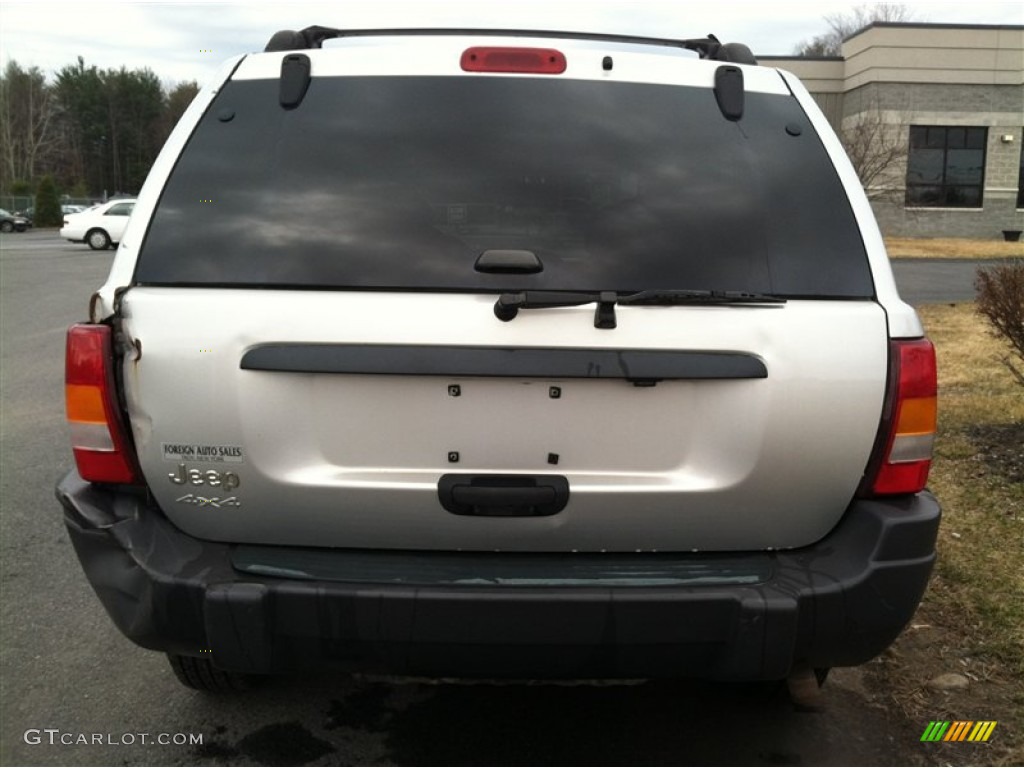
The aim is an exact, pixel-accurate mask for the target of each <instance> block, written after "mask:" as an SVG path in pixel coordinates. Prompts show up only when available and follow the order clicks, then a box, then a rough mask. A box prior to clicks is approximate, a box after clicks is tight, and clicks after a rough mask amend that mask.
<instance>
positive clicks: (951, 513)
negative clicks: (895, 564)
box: [920, 304, 1024, 676]
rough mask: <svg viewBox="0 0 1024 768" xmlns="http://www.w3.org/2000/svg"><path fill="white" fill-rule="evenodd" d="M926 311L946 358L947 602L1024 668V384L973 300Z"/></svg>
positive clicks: (933, 482)
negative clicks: (1023, 435)
mask: <svg viewBox="0 0 1024 768" xmlns="http://www.w3.org/2000/svg"><path fill="white" fill-rule="evenodd" d="M920 311H921V317H922V320H923V321H924V324H925V328H926V331H927V333H928V335H929V337H930V338H931V339H932V341H933V342H934V343H935V346H936V349H937V352H938V362H939V436H938V441H937V444H936V455H935V463H934V466H933V469H932V475H931V479H930V482H929V485H930V487H931V488H932V490H933V491H934V492H935V494H936V496H938V497H939V499H940V500H941V501H942V504H943V511H944V519H943V525H942V529H941V531H940V536H939V566H938V574H939V576H940V577H941V579H942V586H943V590H944V591H945V592H946V594H944V595H943V600H942V602H943V603H944V604H945V605H946V606H947V608H949V609H950V612H949V618H951V619H953V620H954V623H959V620H962V619H964V618H967V619H969V620H975V626H965V627H964V629H965V630H966V631H967V632H968V634H969V635H975V634H976V638H975V639H976V641H977V643H978V644H980V645H984V646H988V647H991V649H992V651H993V652H994V653H996V654H997V655H998V656H1000V657H1001V658H1003V659H1004V660H1005V661H1006V662H1007V663H1009V664H1011V666H1014V667H1016V669H1017V672H1018V674H1020V675H1022V676H1024V482H1021V480H1020V479H1019V475H1018V474H1017V472H1019V467H1020V463H1021V462H1022V461H1024V457H1022V456H1021V454H1024V445H1021V444H1020V443H1019V442H1017V441H1016V439H1015V437H1014V434H1015V431H1016V430H1019V429H1021V428H1022V426H1024V387H1021V386H1020V385H1019V384H1018V383H1017V382H1016V381H1015V380H1014V378H1013V376H1012V375H1011V374H1010V372H1009V371H1008V370H1007V369H1006V368H1005V367H1004V366H1003V364H1002V362H1001V360H1000V358H1001V355H1002V354H1003V345H1002V342H1000V341H998V340H996V339H994V338H993V337H992V336H991V335H990V334H989V333H988V332H987V330H986V325H985V323H984V321H983V320H982V318H981V317H980V316H979V315H978V314H977V312H976V311H975V307H974V305H973V304H960V305H956V306H944V305H937V306H927V307H923V308H921V310H920ZM1000 456H1001V457H1002V459H1000V458H999V457H1000ZM1015 460H1016V464H1015ZM1007 474H1010V476H1009V477H1008V476H1007ZM933 596H934V595H933ZM968 623H969V622H968ZM973 630H979V631H978V632H974V631H973Z"/></svg>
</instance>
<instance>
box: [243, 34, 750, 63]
mask: <svg viewBox="0 0 1024 768" xmlns="http://www.w3.org/2000/svg"><path fill="white" fill-rule="evenodd" d="M406 35H407V36H413V35H422V36H427V35H480V36H491V37H495V36H499V37H543V38H563V39H569V40H598V41H602V42H607V43H631V44H635V45H661V46H666V47H669V48H682V49H684V50H687V51H696V52H697V54H698V55H699V56H700V58H702V59H711V60H712V61H727V62H731V63H733V64H757V59H756V58H754V54H752V53H751V52H750V48H748V47H747V46H746V45H743V44H742V43H722V42H720V41H719V39H718V38H717V37H715V36H714V35H708V36H707V37H702V38H696V39H692V40H673V39H668V38H660V37H636V36H633V35H610V34H604V33H600V32H553V31H550V30H523V29H335V28H333V27H320V26H313V27H306V28H305V29H303V30H300V31H298V32H296V31H294V30H290V29H283V30H281V31H280V32H276V33H274V35H273V36H272V37H271V38H270V41H269V42H268V43H267V45H266V47H265V48H264V49H263V50H264V52H268V53H270V52H275V51H305V50H311V49H315V48H321V47H322V46H323V42H324V40H333V39H335V38H339V37H393V36H406Z"/></svg>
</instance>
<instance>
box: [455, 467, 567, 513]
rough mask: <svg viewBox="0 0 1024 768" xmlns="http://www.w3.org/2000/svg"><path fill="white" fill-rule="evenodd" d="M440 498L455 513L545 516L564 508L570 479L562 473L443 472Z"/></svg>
mask: <svg viewBox="0 0 1024 768" xmlns="http://www.w3.org/2000/svg"><path fill="white" fill-rule="evenodd" d="M437 497H438V499H440V501H441V506H443V507H444V508H445V509H447V510H448V511H449V512H451V513H452V514H455V515H477V516H481V517H545V516H548V515H554V514H557V513H558V512H561V511H562V510H563V509H565V505H566V504H567V503H568V502H569V481H568V480H567V479H566V478H564V477H562V476H561V475H442V476H441V479H440V480H439V481H438V483H437Z"/></svg>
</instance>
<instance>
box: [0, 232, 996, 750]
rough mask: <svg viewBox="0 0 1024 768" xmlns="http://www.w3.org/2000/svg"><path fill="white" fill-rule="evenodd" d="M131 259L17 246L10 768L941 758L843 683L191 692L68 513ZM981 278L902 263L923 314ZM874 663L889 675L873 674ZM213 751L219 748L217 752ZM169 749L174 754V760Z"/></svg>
mask: <svg viewBox="0 0 1024 768" xmlns="http://www.w3.org/2000/svg"><path fill="white" fill-rule="evenodd" d="M112 256H113V252H112V251H106V252H94V251H90V250H89V249H88V248H87V247H86V246H82V245H72V244H68V243H64V242H62V241H60V240H59V239H58V238H57V236H56V233H54V232H52V231H50V232H45V231H44V232H30V233H27V234H22V235H17V234H14V235H2V236H0V331H2V337H0V395H2V431H0V454H2V456H0V576H2V578H0V764H3V765H12V764H18V765H224V764H233V765H331V764H334V765H338V764H341V765H344V764H364V765H369V764H374V765H409V764H418V765H442V764H444V765H644V764H672V765H721V764H747V765H780V764H820V765H889V764H905V763H906V762H907V761H908V760H913V761H914V762H918V761H919V760H920V761H926V762H927V761H928V759H929V758H928V757H927V756H926V755H924V754H921V755H918V751H919V750H922V749H924V747H922V745H921V744H920V742H919V737H920V732H921V728H922V727H923V724H921V723H917V722H909V721H906V720H905V719H904V718H903V716H902V715H901V713H900V712H898V711H894V710H892V709H891V708H890V706H891V705H889V704H888V699H887V697H886V696H884V695H883V694H879V693H878V692H877V691H875V692H872V690H873V689H872V685H866V681H869V680H870V677H871V675H870V669H868V668H862V669H855V670H834V671H833V675H832V677H831V678H830V682H829V684H828V685H827V686H826V692H827V708H826V710H825V711H823V712H817V713H807V712H797V711H795V710H794V709H793V707H792V706H791V705H790V704H789V703H788V702H787V700H786V696H785V695H784V694H783V693H782V691H781V690H780V688H779V687H778V686H773V685H746V686H743V685H722V684H713V683H696V682H664V683H656V684H655V683H643V684H633V685H616V686H608V685H575V686H552V685H525V684H520V685H486V684H477V685H453V684H439V683H437V682H436V681H429V682H428V681H419V682H413V681H395V680H381V679H367V678H359V677H351V676H347V675H343V674H334V673H329V674H319V673H318V674H309V675H304V676H293V677H284V678H275V679H271V680H268V681H266V683H265V684H264V685H262V686H261V687H259V688H258V689H256V690H255V691H253V692H250V693H248V694H245V695H243V696H238V697H215V696H209V695H204V694H201V693H197V692H194V691H191V690H188V689H185V688H183V687H181V686H180V685H179V684H178V683H177V681H176V680H175V678H174V677H173V676H172V674H171V671H170V669H169V667H168V665H167V662H166V660H165V658H164V657H163V656H162V655H160V654H157V653H153V652H150V651H146V650H143V649H141V648H138V647H135V646H134V645H132V644H131V643H129V642H128V641H127V640H125V639H124V638H123V637H122V636H121V635H120V633H119V632H118V631H117V630H116V629H115V628H114V626H113V624H112V623H111V622H110V620H109V619H108V617H107V616H106V614H105V613H104V611H103V609H102V607H101V605H100V603H99V601H98V600H97V599H96V597H95V595H94V594H93V592H92V590H91V588H90V587H89V585H88V583H87V581H86V579H85V577H84V576H83V574H82V571H81V568H80V567H79V564H78V561H77V558H76V557H75V554H74V552H73V550H72V547H71V544H70V541H69V539H68V536H67V534H66V532H65V530H64V525H63V522H62V518H61V512H60V509H59V506H58V504H57V502H56V500H55V499H54V496H53V486H54V483H55V481H56V480H57V478H58V477H59V476H60V475H61V474H63V473H64V472H65V471H66V470H67V469H68V468H69V467H70V465H71V464H72V457H71V452H70V450H69V448H68V438H67V430H66V427H65V425H64V417H63V378H62V377H63V344H64V331H65V328H66V327H67V325H68V324H70V323H72V322H75V321H78V320H82V319H84V318H85V316H86V314H87V304H88V299H89V296H90V294H91V293H92V291H93V290H95V288H96V287H97V286H99V285H100V284H101V283H102V281H103V279H104V277H105V275H106V272H107V270H108V268H109V265H110V262H111V259H112ZM976 266H977V265H976V264H975V263H960V262H942V263H940V264H933V263H926V262H913V263H909V262H907V263H902V262H901V263H898V264H897V265H896V267H897V270H896V272H897V278H898V280H899V281H900V283H901V285H903V287H904V290H905V291H906V293H907V295H908V296H910V297H913V296H925V297H927V300H929V301H960V300H963V299H964V298H968V297H970V296H972V295H973V293H972V290H973V289H971V288H970V283H971V281H972V280H973V274H974V269H975V268H976ZM869 666H870V665H869ZM197 741H201V743H197ZM162 742H166V743H162Z"/></svg>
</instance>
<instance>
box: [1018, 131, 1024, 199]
mask: <svg viewBox="0 0 1024 768" xmlns="http://www.w3.org/2000/svg"><path fill="white" fill-rule="evenodd" d="M1021 136H1024V131H1021ZM1017 207H1018V208H1024V147H1022V148H1021V151H1020V172H1019V173H1018V174H1017Z"/></svg>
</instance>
